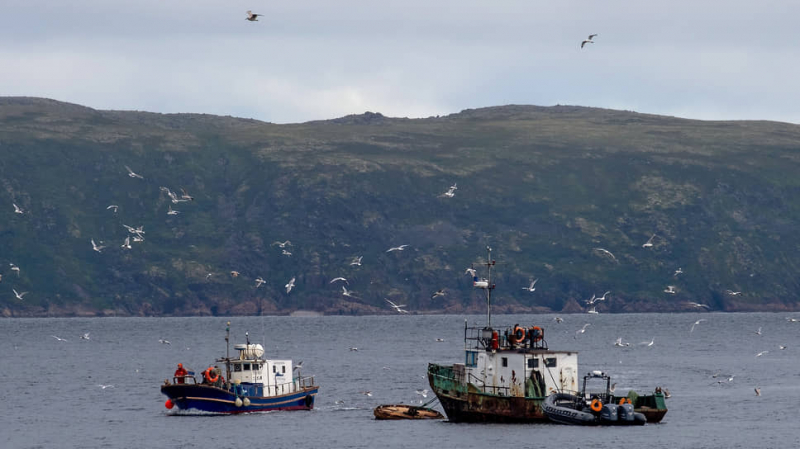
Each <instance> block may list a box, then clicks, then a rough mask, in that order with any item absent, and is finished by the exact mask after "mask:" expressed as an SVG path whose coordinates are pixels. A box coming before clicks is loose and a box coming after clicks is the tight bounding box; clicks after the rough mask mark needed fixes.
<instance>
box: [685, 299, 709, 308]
mask: <svg viewBox="0 0 800 449" xmlns="http://www.w3.org/2000/svg"><path fill="white" fill-rule="evenodd" d="M686 304H688V305H690V306H692V307H702V308H704V309H709V307H708V306H707V305H705V304H700V303H696V302H691V301H689V302H687V303H686Z"/></svg>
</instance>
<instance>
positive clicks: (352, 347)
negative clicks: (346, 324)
mask: <svg viewBox="0 0 800 449" xmlns="http://www.w3.org/2000/svg"><path fill="white" fill-rule="evenodd" d="M350 351H353V352H358V348H356V347H355V346H351V347H350Z"/></svg>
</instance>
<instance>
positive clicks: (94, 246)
mask: <svg viewBox="0 0 800 449" xmlns="http://www.w3.org/2000/svg"><path fill="white" fill-rule="evenodd" d="M100 243H103V242H100ZM103 248H105V246H97V244H96V243H95V242H94V239H92V249H93V250H95V251H97V252H98V253H99V252H101V251H102V249H103Z"/></svg>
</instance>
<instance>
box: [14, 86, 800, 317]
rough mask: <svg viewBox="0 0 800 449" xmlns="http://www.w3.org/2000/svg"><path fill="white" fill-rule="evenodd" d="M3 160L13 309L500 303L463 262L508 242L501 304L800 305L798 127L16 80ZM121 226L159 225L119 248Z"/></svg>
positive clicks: (21, 312) (359, 308) (373, 309)
mask: <svg viewBox="0 0 800 449" xmlns="http://www.w3.org/2000/svg"><path fill="white" fill-rule="evenodd" d="M0 154H2V158H0V184H1V185H2V190H3V191H2V195H0V273H2V275H3V278H2V283H1V284H0V310H2V313H4V314H5V315H6V316H41V315H76V314H78V315H92V314H123V315H124V314H132V315H195V314H256V313H289V312H292V311H295V310H316V311H322V312H325V313H383V312H388V309H387V307H386V303H385V301H384V299H385V298H388V299H391V300H392V301H394V302H399V303H402V304H407V305H408V308H409V309H410V310H413V311H419V312H424V311H430V312H436V311H447V312H460V311H476V312H479V311H481V310H483V299H482V298H481V296H480V295H479V294H477V293H476V292H474V291H473V290H472V287H471V280H470V279H469V277H468V276H466V275H465V274H464V270H465V268H467V267H469V266H470V264H471V263H472V262H475V261H480V260H482V259H481V258H482V257H485V250H484V249H485V247H486V246H487V245H490V246H492V247H493V248H494V258H495V259H496V260H497V261H498V267H497V268H498V271H497V274H498V278H497V290H496V292H495V293H496V301H495V304H496V307H497V308H496V310H497V311H527V310H532V311H548V310H554V311H561V310H565V311H580V310H583V306H584V300H586V299H588V298H590V297H591V296H592V295H593V294H596V295H598V296H599V295H601V294H602V293H603V292H604V291H606V290H611V294H609V296H608V297H607V298H608V299H607V300H606V301H604V302H602V303H598V304H599V306H598V310H599V311H601V312H622V311H650V310H676V311H677V310H693V309H694V307H693V306H691V305H688V302H697V303H703V304H707V305H708V306H709V307H710V308H711V309H712V310H725V311H739V310H800V307H799V305H800V300H799V299H798V298H800V283H798V275H797V273H798V270H797V267H798V265H800V251H798V250H799V249H800V237H798V233H797V232H796V229H795V228H796V225H797V223H800V199H798V198H800V195H798V193H800V178H799V177H798V176H797V173H800V126H798V125H792V124H786V123H776V122H753V121H741V122H731V121H726V122H709V121H697V120H685V119H678V118H674V117H663V116H655V115H648V114H639V113H634V112H628V111H614V110H605V109H595V108H585V107H573V106H554V107H536V106H501V107H492V108H483V109H476V110H466V111H462V112H460V113H457V114H452V115H449V116H444V117H430V118H426V119H413V120H412V119H403V118H389V117H385V116H383V115H381V114H378V113H365V114H361V115H353V116H347V117H342V118H338V119H334V120H328V121H317V122H308V123H302V124H291V125H275V124H270V123H264V122H259V121H256V120H247V119H239V118H233V117H219V116H211V115H200V114H154V113H146V112H130V111H99V110H93V109H90V108H85V107H82V106H78V105H73V104H67V103H61V102H57V101H53V100H46V99H37V98H20V97H0ZM126 165H127V166H129V167H131V168H132V169H133V170H134V171H135V172H136V173H139V174H141V175H142V176H143V177H144V179H138V178H132V177H129V176H128V174H127V170H126V169H125V166H126ZM453 184H457V186H458V189H457V190H456V191H455V196H454V197H452V198H447V197H444V196H442V193H444V192H445V191H447V189H448V188H449V186H451V185H453ZM161 187H167V188H169V189H170V190H172V191H176V192H179V193H180V189H181V188H184V189H186V191H187V192H188V193H189V194H191V195H192V196H194V198H195V199H194V201H187V202H180V203H177V204H173V203H172V202H171V201H170V199H169V197H168V196H167V195H166V194H165V193H164V192H163V191H162V190H161V189H160V188H161ZM3 197H4V198H5V199H2V198H3ZM12 203H15V204H17V205H18V206H19V207H21V208H22V209H23V210H24V213H23V214H17V213H15V212H14V208H13V206H12ZM3 204H5V205H3ZM111 204H114V205H118V206H119V208H118V210H117V212H116V213H114V212H113V210H109V209H107V206H109V205H111ZM169 207H172V208H173V209H175V210H178V211H180V213H179V214H178V215H167V211H168V208H169ZM123 225H129V226H133V227H138V226H144V230H145V232H146V233H145V234H144V235H143V236H144V238H145V241H144V242H141V243H132V246H133V247H132V249H130V250H128V249H124V248H121V247H120V245H121V244H122V242H123V240H124V239H125V237H126V236H130V235H131V234H129V232H128V231H127V230H126V228H125V227H124V226H123ZM653 234H655V235H656V237H655V238H654V239H653V240H652V243H653V246H652V247H648V248H644V247H643V246H642V245H643V244H644V243H645V242H646V241H647V240H648V239H649V238H650V237H651V236H652V235H653ZM91 239H94V240H95V241H96V242H97V243H98V244H100V245H104V246H105V248H104V249H103V250H102V252H99V253H98V252H95V251H93V250H92V245H91V243H90V240H91ZM287 239H288V240H290V241H291V242H292V246H291V247H289V246H287V248H286V249H288V250H289V251H290V252H291V253H292V255H291V256H287V255H283V254H282V251H281V249H280V248H279V247H278V246H277V245H273V242H276V241H284V240H287ZM101 241H102V243H100V242H101ZM401 244H409V245H410V246H409V247H408V248H406V249H405V250H404V251H395V252H390V253H387V252H386V250H387V249H388V248H389V247H392V246H397V245H401ZM596 248H603V249H605V250H607V251H609V252H611V253H612V254H613V257H611V256H609V255H608V254H607V253H604V252H602V251H599V250H597V249H596ZM357 256H363V264H362V265H361V266H353V265H350V262H351V260H352V259H353V258H354V257H357ZM9 264H15V265H16V266H18V267H19V268H20V271H19V276H17V274H16V272H13V271H11V270H10V265H9ZM678 268H681V269H682V271H683V273H682V274H680V275H678V276H675V275H674V272H675V271H676V270H677V269H678ZM231 271H238V272H239V273H240V274H239V276H238V277H233V276H231V274H230V272H231ZM209 273H211V276H208V275H209ZM258 276H261V277H262V278H263V279H264V280H266V281H267V282H266V283H265V284H264V285H263V286H261V287H260V288H255V281H254V280H255V279H256V278H257V277H258ZM337 276H344V277H346V278H347V279H348V280H349V282H350V285H349V286H348V289H351V290H352V291H354V292H355V295H356V298H355V299H354V298H348V297H344V296H343V295H342V294H341V287H340V286H339V285H336V284H333V285H332V284H330V283H329V281H330V279H332V278H334V277H337ZM292 277H296V287H295V288H294V289H293V290H292V291H291V293H289V294H287V293H286V292H285V289H284V284H286V283H287V282H288V281H289V279H290V278H292ZM533 279H539V281H538V283H537V285H536V291H535V292H533V293H530V292H526V291H523V290H522V287H524V286H527V285H528V284H529V283H530V281H531V280H533ZM668 285H672V286H674V290H675V292H676V293H674V294H670V293H665V292H664V290H665V289H666V288H667V286H668ZM12 288H13V289H14V290H16V291H18V292H22V291H27V292H28V294H27V295H26V296H24V298H23V300H18V299H16V298H15V296H14V294H13V292H12ZM440 288H445V289H446V291H447V294H446V295H445V296H444V297H443V298H436V299H434V300H432V299H431V294H432V293H433V292H434V291H436V290H438V289H440ZM728 291H732V292H741V293H739V294H735V295H733V294H730V293H728Z"/></svg>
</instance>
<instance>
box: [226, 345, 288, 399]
mask: <svg viewBox="0 0 800 449" xmlns="http://www.w3.org/2000/svg"><path fill="white" fill-rule="evenodd" d="M233 349H235V350H237V351H239V353H238V357H233V358H228V359H222V360H219V361H220V362H224V363H225V365H226V371H227V374H228V379H229V380H230V383H232V384H235V385H240V386H241V388H242V389H243V390H244V391H245V392H247V393H248V394H250V395H253V396H277V395H281V394H286V393H292V392H294V391H295V386H296V385H295V384H296V383H295V382H294V379H293V375H292V373H293V371H294V370H293V368H294V367H293V366H292V361H291V360H269V359H263V358H262V357H263V355H264V348H263V347H262V346H261V345H260V344H238V345H234V347H233Z"/></svg>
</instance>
